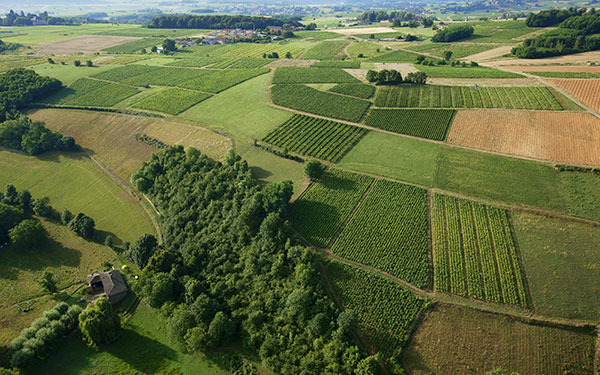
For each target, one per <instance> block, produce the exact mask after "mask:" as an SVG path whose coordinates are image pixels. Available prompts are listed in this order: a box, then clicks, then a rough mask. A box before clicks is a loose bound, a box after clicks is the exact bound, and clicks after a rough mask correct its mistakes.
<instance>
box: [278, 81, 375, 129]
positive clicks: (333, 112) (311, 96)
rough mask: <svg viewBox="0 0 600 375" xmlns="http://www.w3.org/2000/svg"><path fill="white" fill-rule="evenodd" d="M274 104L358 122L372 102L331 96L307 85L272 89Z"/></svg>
mask: <svg viewBox="0 0 600 375" xmlns="http://www.w3.org/2000/svg"><path fill="white" fill-rule="evenodd" d="M271 94H272V98H273V103H275V104H277V105H280V106H282V107H288V108H293V109H297V110H299V111H305V112H309V113H314V114H317V115H321V116H327V117H333V118H337V119H341V120H347V121H353V122H358V121H360V119H361V118H362V117H363V115H364V114H365V112H366V111H367V109H368V108H369V106H370V105H371V102H369V101H367V100H362V99H357V98H350V97H347V96H342V95H337V94H329V93H326V92H322V91H319V90H316V89H313V88H312V87H308V86H305V85H275V86H273V87H272V88H271Z"/></svg>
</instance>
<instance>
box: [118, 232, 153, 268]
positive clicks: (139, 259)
mask: <svg viewBox="0 0 600 375" xmlns="http://www.w3.org/2000/svg"><path fill="white" fill-rule="evenodd" d="M157 246H158V241H157V240H156V237H154V236H153V235H151V234H144V235H142V236H141V237H140V238H138V239H137V240H136V241H135V243H134V244H133V246H131V247H130V248H129V250H128V251H127V252H126V253H125V256H126V257H127V259H129V260H130V261H132V262H133V263H135V265H136V266H138V267H139V268H140V269H142V268H144V267H146V265H147V264H148V260H149V259H150V257H151V256H152V255H153V254H154V252H155V251H156V247H157Z"/></svg>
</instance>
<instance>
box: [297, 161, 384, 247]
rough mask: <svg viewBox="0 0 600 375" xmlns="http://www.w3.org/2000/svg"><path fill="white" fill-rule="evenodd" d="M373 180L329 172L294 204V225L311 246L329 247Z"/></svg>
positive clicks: (349, 174)
mask: <svg viewBox="0 0 600 375" xmlns="http://www.w3.org/2000/svg"><path fill="white" fill-rule="evenodd" d="M372 181H373V179H372V178H371V177H368V176H365V175H359V174H354V173H350V172H345V171H341V170H338V169H331V168H330V169H328V170H327V171H326V172H325V173H324V174H323V176H322V177H321V178H320V179H319V181H317V182H313V183H311V184H310V185H309V187H308V188H307V189H306V191H305V192H304V193H303V194H302V196H300V198H299V199H297V200H296V201H295V202H294V205H293V208H292V215H291V221H292V226H293V227H294V229H296V230H297V231H298V232H300V233H301V234H302V235H303V236H304V238H306V239H307V240H308V241H309V242H310V243H311V244H313V245H315V246H318V247H327V246H328V245H329V242H330V241H331V239H332V238H333V236H334V235H335V233H336V232H337V230H338V228H339V227H340V226H341V225H342V223H343V222H344V221H345V220H346V219H347V217H348V215H350V212H351V211H352V209H353V208H354V206H356V203H357V202H358V200H359V199H360V197H361V196H362V195H363V194H364V192H365V191H366V190H367V188H368V187H369V185H370V184H371V182H372Z"/></svg>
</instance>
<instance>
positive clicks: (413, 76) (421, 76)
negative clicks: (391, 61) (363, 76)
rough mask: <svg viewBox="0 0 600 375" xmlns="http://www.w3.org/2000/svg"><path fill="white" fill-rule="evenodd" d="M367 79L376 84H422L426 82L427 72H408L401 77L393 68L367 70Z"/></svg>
mask: <svg viewBox="0 0 600 375" xmlns="http://www.w3.org/2000/svg"><path fill="white" fill-rule="evenodd" d="M367 81H369V82H371V83H375V84H376V85H397V84H399V83H403V82H404V83H415V84H417V85H424V84H425V83H427V74H425V73H423V72H413V73H408V74H407V75H406V77H405V78H404V79H403V78H402V74H400V72H399V71H397V70H393V69H383V70H380V71H375V70H369V71H368V72H367Z"/></svg>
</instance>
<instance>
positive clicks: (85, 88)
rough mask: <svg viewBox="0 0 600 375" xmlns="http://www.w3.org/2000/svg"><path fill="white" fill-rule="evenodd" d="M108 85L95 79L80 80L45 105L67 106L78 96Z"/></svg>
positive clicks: (49, 99)
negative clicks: (66, 104)
mask: <svg viewBox="0 0 600 375" xmlns="http://www.w3.org/2000/svg"><path fill="white" fill-rule="evenodd" d="M106 85H108V82H103V81H98V80H95V79H88V78H80V79H78V80H77V81H75V82H73V83H72V84H71V85H70V86H69V87H67V88H65V89H63V90H61V91H59V92H57V93H56V94H54V95H52V96H50V97H48V98H46V99H44V100H43V102H44V103H50V104H65V103H67V102H68V101H69V100H73V99H75V98H77V97H78V96H81V95H84V94H87V93H88V92H92V91H94V90H97V89H99V88H101V87H103V86H106Z"/></svg>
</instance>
